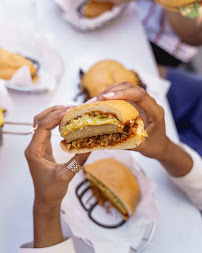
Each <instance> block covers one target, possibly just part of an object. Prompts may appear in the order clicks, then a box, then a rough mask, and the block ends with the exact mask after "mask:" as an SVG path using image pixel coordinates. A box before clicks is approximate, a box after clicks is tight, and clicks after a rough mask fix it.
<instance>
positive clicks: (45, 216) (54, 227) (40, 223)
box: [34, 202, 64, 248]
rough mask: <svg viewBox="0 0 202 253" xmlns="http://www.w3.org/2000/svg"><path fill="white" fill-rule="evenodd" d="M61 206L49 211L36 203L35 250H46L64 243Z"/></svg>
mask: <svg viewBox="0 0 202 253" xmlns="http://www.w3.org/2000/svg"><path fill="white" fill-rule="evenodd" d="M63 240H64V239H63V234H62V227H61V222H60V206H58V207H56V208H51V209H49V208H48V207H45V206H43V205H41V204H39V203H36V202H35V203H34V248H45V247H50V246H53V245H55V244H58V243H60V242H62V241H63Z"/></svg>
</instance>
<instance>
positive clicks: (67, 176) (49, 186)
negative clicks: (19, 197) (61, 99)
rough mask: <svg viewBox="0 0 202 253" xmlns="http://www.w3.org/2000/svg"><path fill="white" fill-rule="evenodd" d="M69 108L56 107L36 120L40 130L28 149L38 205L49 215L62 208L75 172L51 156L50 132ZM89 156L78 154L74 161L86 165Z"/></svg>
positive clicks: (26, 151)
mask: <svg viewBox="0 0 202 253" xmlns="http://www.w3.org/2000/svg"><path fill="white" fill-rule="evenodd" d="M67 109H70V107H64V106H54V107H51V108H49V109H47V110H45V111H43V112H42V113H40V114H39V115H37V116H36V117H35V118H34V126H36V125H38V129H37V130H36V132H35V134H34V135H33V138H32V141H31V143H30V144H29V146H28V147H27V149H26V150H25V156H26V158H27V161H28V164H29V168H30V172H31V175H32V178H33V182H34V188H35V206H40V209H41V210H42V209H43V210H44V211H45V212H48V211H49V210H53V209H54V208H58V209H59V208H60V204H61V201H62V199H63V197H64V196H65V194H66V192H67V187H68V184H69V182H70V181H71V179H72V178H73V177H74V175H75V173H74V172H72V171H70V170H68V169H67V167H66V166H67V164H68V163H66V164H56V162H55V160H54V157H53V155H52V148H51V142H50V138H51V130H52V129H53V128H55V127H56V126H57V125H58V124H59V122H60V121H61V119H62V118H63V117H64V115H65V114H66V113H67ZM88 156H89V153H87V154H81V155H75V156H74V159H75V160H76V161H77V162H78V163H79V164H80V165H84V163H85V162H86V160H87V158H88Z"/></svg>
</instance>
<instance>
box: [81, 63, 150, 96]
mask: <svg viewBox="0 0 202 253" xmlns="http://www.w3.org/2000/svg"><path fill="white" fill-rule="evenodd" d="M121 82H130V83H132V84H134V85H136V86H141V87H144V88H145V85H144V84H143V83H142V82H141V80H140V78H139V76H138V74H137V73H136V72H134V71H132V70H127V69H126V68H125V67H124V66H123V65H122V64H120V63H119V62H116V61H111V60H106V61H100V62H98V63H96V64H95V65H93V66H92V67H91V68H90V69H89V70H88V72H86V73H81V76H80V87H81V89H82V88H84V89H86V90H87V92H88V94H89V97H90V98H91V97H95V96H96V95H97V94H99V93H100V92H102V91H104V90H105V89H106V88H107V87H108V86H109V85H111V84H114V83H121Z"/></svg>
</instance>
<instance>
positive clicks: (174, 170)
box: [25, 82, 193, 248]
mask: <svg viewBox="0 0 202 253" xmlns="http://www.w3.org/2000/svg"><path fill="white" fill-rule="evenodd" d="M110 99H112V100H113V99H120V100H122V99H123V100H129V101H131V102H132V103H133V104H134V105H135V107H136V108H138V110H139V111H140V114H141V117H142V118H143V119H144V123H145V128H146V131H147V133H148V138H146V140H145V142H143V143H142V144H141V145H140V146H138V147H137V148H135V149H134V151H135V152H140V153H141V154H143V155H145V156H147V157H151V158H154V159H157V160H158V161H159V162H160V163H161V164H162V165H163V167H164V168H165V169H166V170H167V171H168V173H169V174H170V175H172V176H173V177H181V176H184V175H186V174H187V173H189V172H190V170H191V169H192V166H193V162H192V159H191V157H190V156H189V155H188V154H187V153H186V152H184V151H183V150H181V149H180V148H179V147H178V146H177V145H176V144H174V143H172V142H171V141H170V140H169V138H168V137H167V136H166V133H165V121H164V111H163V109H162V107H160V106H159V105H158V104H157V103H156V101H155V100H154V99H153V98H152V97H151V96H150V95H149V94H148V93H147V92H146V91H145V90H143V89H142V88H140V87H136V86H134V85H133V84H131V83H128V82H126V83H120V84H115V85H111V86H109V87H108V88H107V90H105V91H104V92H102V93H101V94H99V95H98V96H97V97H95V98H93V99H92V100H90V101H88V103H94V102H96V101H101V100H110ZM66 110H67V108H64V107H57V106H56V107H52V108H49V109H47V110H45V111H44V112H42V113H41V114H39V115H38V116H36V117H35V121H34V124H35V125H39V127H38V129H37V131H36V133H35V134H34V136H33V139H32V141H31V143H30V145H29V146H28V148H27V149H26V151H25V155H26V158H27V161H28V164H29V168H30V172H31V175H32V178H33V182H34V188H35V201H34V247H35V248H43V247H48V246H52V245H55V244H58V243H60V242H62V241H63V240H64V239H63V235H62V228H61V224H60V207H61V202H62V199H63V198H64V196H65V194H66V192H67V188H68V184H69V182H70V181H71V180H72V178H73V177H74V176H75V173H73V172H71V171H69V170H68V169H67V168H66V166H67V164H56V163H55V160H54V158H53V155H52V149H51V143H50V130H52V129H53V128H55V127H56V126H57V125H58V124H59V122H60V120H61V119H62V117H63V116H64V115H65V114H66ZM88 156H89V153H88V154H81V155H76V156H75V157H74V158H75V159H76V161H77V162H78V163H79V164H80V165H83V164H84V163H85V161H86V160H87V158H88Z"/></svg>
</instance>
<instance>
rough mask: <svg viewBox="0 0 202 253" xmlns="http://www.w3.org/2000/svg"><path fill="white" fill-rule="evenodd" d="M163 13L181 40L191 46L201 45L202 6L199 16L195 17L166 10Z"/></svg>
mask: <svg viewBox="0 0 202 253" xmlns="http://www.w3.org/2000/svg"><path fill="white" fill-rule="evenodd" d="M165 13H166V18H167V20H168V22H169V23H170V25H171V27H172V29H173V30H174V32H175V33H176V34H177V35H178V36H179V37H180V38H181V40H182V42H184V43H186V44H189V45H192V46H200V45H202V8H200V15H199V17H197V18H195V19H191V18H186V17H184V16H182V15H181V14H180V12H174V11H169V10H166V11H165Z"/></svg>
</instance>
